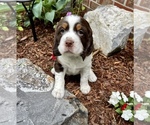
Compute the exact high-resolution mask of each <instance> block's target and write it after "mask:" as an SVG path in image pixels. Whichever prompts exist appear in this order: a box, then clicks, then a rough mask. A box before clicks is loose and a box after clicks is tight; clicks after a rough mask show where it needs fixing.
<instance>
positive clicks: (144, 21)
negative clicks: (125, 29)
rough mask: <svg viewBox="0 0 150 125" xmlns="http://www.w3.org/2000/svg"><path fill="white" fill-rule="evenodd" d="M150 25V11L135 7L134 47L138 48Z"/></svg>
mask: <svg viewBox="0 0 150 125" xmlns="http://www.w3.org/2000/svg"><path fill="white" fill-rule="evenodd" d="M149 27H150V13H149V12H145V11H141V10H137V9H134V49H138V48H139V46H140V44H141V43H142V40H143V38H144V35H145V33H146V32H147V30H148V28H149Z"/></svg>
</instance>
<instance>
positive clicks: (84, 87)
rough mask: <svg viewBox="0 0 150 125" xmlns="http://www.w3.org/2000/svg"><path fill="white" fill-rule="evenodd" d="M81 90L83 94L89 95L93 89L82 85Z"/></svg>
mask: <svg viewBox="0 0 150 125" xmlns="http://www.w3.org/2000/svg"><path fill="white" fill-rule="evenodd" d="M80 90H81V92H82V93H83V94H88V93H89V92H90V90H91V87H90V86H89V85H81V86H80Z"/></svg>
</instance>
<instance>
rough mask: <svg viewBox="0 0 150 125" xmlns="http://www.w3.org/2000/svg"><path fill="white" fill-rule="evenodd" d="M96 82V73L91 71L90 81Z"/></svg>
mask: <svg viewBox="0 0 150 125" xmlns="http://www.w3.org/2000/svg"><path fill="white" fill-rule="evenodd" d="M96 80H97V77H96V75H95V74H94V72H93V71H92V70H91V71H90V75H89V81H90V82H96Z"/></svg>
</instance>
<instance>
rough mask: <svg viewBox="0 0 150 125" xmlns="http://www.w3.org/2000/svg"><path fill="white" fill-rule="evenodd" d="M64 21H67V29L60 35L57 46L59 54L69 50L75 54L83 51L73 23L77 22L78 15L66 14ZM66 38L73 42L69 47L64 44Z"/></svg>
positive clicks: (78, 20)
mask: <svg viewBox="0 0 150 125" xmlns="http://www.w3.org/2000/svg"><path fill="white" fill-rule="evenodd" d="M65 21H66V22H67V23H68V25H69V29H68V30H67V31H65V32H64V34H63V35H62V37H61V39H60V44H59V46H58V50H59V52H60V53H61V54H63V53H65V52H71V53H73V54H75V55H79V54H81V53H82V52H83V45H82V42H81V40H80V37H79V36H78V35H77V33H76V32H75V30H74V29H75V25H76V24H77V23H78V22H80V17H79V16H75V15H71V16H67V17H66V18H65ZM68 39H69V40H71V41H72V42H73V44H72V46H71V47H67V46H66V41H67V40H68Z"/></svg>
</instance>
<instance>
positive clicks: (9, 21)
mask: <svg viewBox="0 0 150 125" xmlns="http://www.w3.org/2000/svg"><path fill="white" fill-rule="evenodd" d="M0 6H1V8H0V15H1V17H0V29H1V30H3V31H9V29H10V28H17V29H18V30H20V31H22V30H23V28H22V26H21V22H22V16H21V13H20V12H22V11H24V7H23V6H22V4H16V5H14V6H12V7H13V8H14V9H15V8H16V12H17V14H16V15H15V14H13V12H12V10H11V9H10V8H9V6H8V5H7V4H5V3H3V4H1V5H0Z"/></svg>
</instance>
